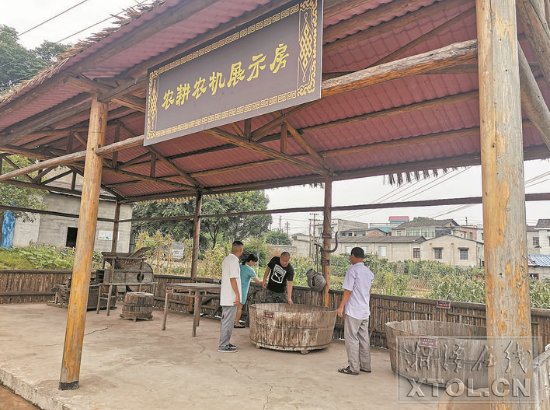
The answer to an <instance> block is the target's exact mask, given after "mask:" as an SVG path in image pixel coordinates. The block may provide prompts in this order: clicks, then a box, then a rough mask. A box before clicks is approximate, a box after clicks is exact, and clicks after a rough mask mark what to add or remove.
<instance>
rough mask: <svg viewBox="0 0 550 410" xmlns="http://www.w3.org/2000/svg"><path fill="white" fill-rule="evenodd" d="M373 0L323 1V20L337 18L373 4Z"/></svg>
mask: <svg viewBox="0 0 550 410" xmlns="http://www.w3.org/2000/svg"><path fill="white" fill-rule="evenodd" d="M374 1H375V0H346V1H342V0H325V2H324V4H323V18H330V17H334V16H337V15H338V14H341V13H344V12H346V11H349V10H353V9H354V8H356V7H359V6H362V5H363V4H367V3H371V2H374Z"/></svg>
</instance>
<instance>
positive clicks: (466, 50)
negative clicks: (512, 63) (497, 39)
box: [321, 40, 477, 97]
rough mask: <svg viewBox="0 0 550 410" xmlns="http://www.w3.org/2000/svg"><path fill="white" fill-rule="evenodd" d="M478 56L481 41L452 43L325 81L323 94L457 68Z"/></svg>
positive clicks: (324, 95)
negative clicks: (437, 69) (437, 70)
mask: <svg viewBox="0 0 550 410" xmlns="http://www.w3.org/2000/svg"><path fill="white" fill-rule="evenodd" d="M476 58H477V40H469V41H464V42H461V43H455V44H451V45H450V46H447V47H443V48H440V49H437V50H433V51H429V52H427V53H422V54H418V55H416V56H412V57H407V58H403V59H401V60H397V61H392V62H391V63H386V64H382V65H379V66H377V67H372V68H367V69H365V70H361V71H357V72H356V73H353V74H348V75H345V76H342V77H338V78H333V79H331V80H327V81H324V82H323V88H322V92H321V96H322V97H329V96H331V95H336V94H341V93H345V92H348V91H353V90H357V89H359V88H363V87H367V86H371V85H374V84H380V83H383V82H386V81H390V80H395V79H397V78H404V77H408V76H412V75H418V74H422V73H425V72H428V71H430V70H434V69H436V68H445V67H453V66H456V65H460V64H464V63H468V62H470V61H474V60H475V59H476Z"/></svg>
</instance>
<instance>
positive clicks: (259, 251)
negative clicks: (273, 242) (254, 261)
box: [243, 236, 270, 265]
mask: <svg viewBox="0 0 550 410" xmlns="http://www.w3.org/2000/svg"><path fill="white" fill-rule="evenodd" d="M251 253H253V254H254V255H256V256H258V264H264V265H265V264H267V262H269V259H268V258H269V256H268V255H269V253H270V251H269V247H268V245H267V243H266V241H265V238H264V237H261V236H256V237H254V238H250V239H249V240H247V241H245V242H244V250H243V255H249V254H251Z"/></svg>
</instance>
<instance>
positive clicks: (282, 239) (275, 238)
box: [265, 231, 292, 245]
mask: <svg viewBox="0 0 550 410" xmlns="http://www.w3.org/2000/svg"><path fill="white" fill-rule="evenodd" d="M265 241H266V242H267V243H270V244H272V245H292V241H291V240H290V238H289V237H288V235H287V234H286V233H284V232H279V231H269V232H268V233H267V234H266V235H265Z"/></svg>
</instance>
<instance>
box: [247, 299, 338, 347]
mask: <svg viewBox="0 0 550 410" xmlns="http://www.w3.org/2000/svg"><path fill="white" fill-rule="evenodd" d="M335 323H336V309H333V308H328V307H323V306H309V305H287V304H286V303H260V304H256V305H252V306H250V340H252V341H253V342H254V343H255V344H256V347H258V348H259V347H266V348H268V349H274V350H289V351H299V352H302V353H303V354H305V353H308V352H309V351H310V350H315V349H323V348H325V347H327V346H328V345H330V343H331V342H332V333H333V331H334V324H335Z"/></svg>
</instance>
